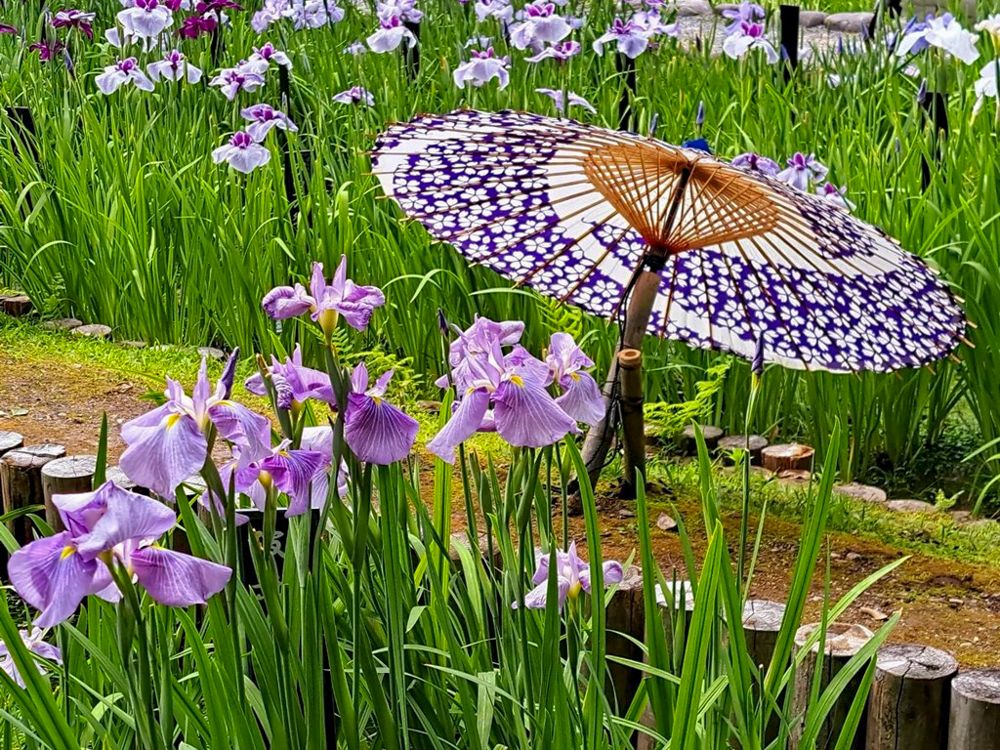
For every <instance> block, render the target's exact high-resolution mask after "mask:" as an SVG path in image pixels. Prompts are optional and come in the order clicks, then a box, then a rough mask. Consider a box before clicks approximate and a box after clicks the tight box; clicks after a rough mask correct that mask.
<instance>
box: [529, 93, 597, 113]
mask: <svg viewBox="0 0 1000 750" xmlns="http://www.w3.org/2000/svg"><path fill="white" fill-rule="evenodd" d="M535 92H536V93H539V94H543V95H545V96H547V97H549V99H551V100H552V101H553V102H554V103H555V105H556V112H558V113H559V114H565V112H566V100H569V106H571V107H583V108H584V109H585V110H587V111H588V112H593V113H594V114H597V110H596V109H594V105H592V104H591V103H590V102H588V101H587V100H586V99H584V98H583V97H582V96H580V95H579V94H575V93H573V92H572V91H567V92H566V94H565V96H563V92H562V91H557V90H556V89H535Z"/></svg>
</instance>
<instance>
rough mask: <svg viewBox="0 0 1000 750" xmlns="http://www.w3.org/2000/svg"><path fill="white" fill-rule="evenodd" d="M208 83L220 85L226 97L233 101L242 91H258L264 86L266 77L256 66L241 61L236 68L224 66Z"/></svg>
mask: <svg viewBox="0 0 1000 750" xmlns="http://www.w3.org/2000/svg"><path fill="white" fill-rule="evenodd" d="M208 85H209V86H218V87H219V90H220V91H221V92H222V93H223V94H225V96H226V99H228V100H229V101H233V99H235V98H236V95H237V94H238V93H240V92H241V91H256V90H257V89H259V88H260V87H261V86H263V85H264V77H263V76H262V75H261V74H260V73H259V72H258V69H257V68H256V67H253V66H248V65H247V64H246V63H241V64H240V65H237V66H236V67H235V68H223V69H222V70H220V71H219V75H217V76H215V78H213V79H212V80H211V81H209V82H208Z"/></svg>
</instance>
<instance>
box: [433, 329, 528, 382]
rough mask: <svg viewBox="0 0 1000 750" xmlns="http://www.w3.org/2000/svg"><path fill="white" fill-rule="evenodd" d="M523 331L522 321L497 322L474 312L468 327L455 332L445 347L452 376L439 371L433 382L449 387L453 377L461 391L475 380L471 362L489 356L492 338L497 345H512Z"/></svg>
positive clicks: (519, 338) (518, 339)
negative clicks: (474, 316)
mask: <svg viewBox="0 0 1000 750" xmlns="http://www.w3.org/2000/svg"><path fill="white" fill-rule="evenodd" d="M456 330H457V329H456ZM523 333H524V323H522V322H521V321H520V320H506V321H503V322H501V323H497V322H496V321H493V320H490V319H489V318H480V317H478V316H477V317H476V319H475V320H474V321H473V323H472V325H471V326H469V328H468V329H467V330H465V331H459V332H458V338H456V339H455V340H454V341H452V342H451V344H450V346H449V347H448V364H449V365H450V367H451V378H449V376H448V375H442V376H441V377H440V378H438V379H437V380H436V381H435V385H436V386H438V388H448V387H449V385H450V384H451V382H452V379H453V380H454V384H455V388H456V389H458V390H459V391H464V390H465V389H466V388H468V387H469V386H471V385H472V382H473V381H474V380H475V374H474V372H473V370H472V363H473V362H475V361H476V360H477V359H482V358H484V357H487V356H489V354H490V351H491V349H492V347H493V342H494V341H496V342H498V343H499V344H500V346H513V345H514V344H516V343H517V342H518V341H520V340H521V334H523Z"/></svg>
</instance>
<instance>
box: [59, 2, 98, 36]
mask: <svg viewBox="0 0 1000 750" xmlns="http://www.w3.org/2000/svg"><path fill="white" fill-rule="evenodd" d="M95 15H96V14H94V13H86V12H84V11H82V10H76V9H70V10H60V11H56V13H55V15H54V16H52V28H54V29H79V30H80V31H82V32H83V34H84V36H86V37H87V39H93V38H94V27H93V26H92V25H91V24H92V23H93V21H94V16H95Z"/></svg>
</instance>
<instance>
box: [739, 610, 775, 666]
mask: <svg viewBox="0 0 1000 750" xmlns="http://www.w3.org/2000/svg"><path fill="white" fill-rule="evenodd" d="M784 616H785V605H784V604H780V603H779V602H771V601H768V600H766V599H748V600H747V602H746V604H744V605H743V636H744V638H745V639H746V642H747V653H748V654H749V655H750V658H752V659H753V663H754V664H756V665H757V666H758V667H763V668H765V669H766V668H767V665H768V664H770V663H771V657H772V656H774V648H775V646H776V645H777V643H778V631H779V630H781V620H782V618H783V617H784Z"/></svg>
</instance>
